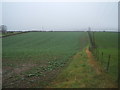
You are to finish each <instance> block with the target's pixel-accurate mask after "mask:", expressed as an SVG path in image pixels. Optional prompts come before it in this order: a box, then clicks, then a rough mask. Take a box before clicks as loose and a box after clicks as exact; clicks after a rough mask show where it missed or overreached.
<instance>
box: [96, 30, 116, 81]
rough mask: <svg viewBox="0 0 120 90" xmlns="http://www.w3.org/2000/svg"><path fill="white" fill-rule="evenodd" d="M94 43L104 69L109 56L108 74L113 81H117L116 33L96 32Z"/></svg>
mask: <svg viewBox="0 0 120 90" xmlns="http://www.w3.org/2000/svg"><path fill="white" fill-rule="evenodd" d="M95 41H96V45H97V46H98V50H99V60H100V62H101V63H102V65H103V67H104V68H105V69H106V67H107V63H108V56H109V55H111V58H110V66H109V71H108V73H109V74H111V75H112V76H113V77H114V79H115V80H118V33H113V32H96V33H95ZM102 52H103V57H102Z"/></svg>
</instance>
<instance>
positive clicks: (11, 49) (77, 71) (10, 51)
mask: <svg viewBox="0 0 120 90" xmlns="http://www.w3.org/2000/svg"><path fill="white" fill-rule="evenodd" d="M95 43H96V45H97V47H98V51H99V54H98V55H99V59H98V60H97V58H96V57H92V55H91V53H90V52H89V51H88V49H86V48H88V46H89V45H90V43H89V37H88V33H87V32H29V33H23V34H18V35H13V36H9V37H5V38H2V48H3V49H2V66H3V88H7V87H9V88H10V87H16V88H19V87H20V88H21V87H22V88H26V87H28V88H41V87H53V88H54V87H59V88H64V87H66V88H101V87H102V88H106V87H107V88H109V87H117V86H116V83H117V80H118V75H117V74H118V33H112V32H95ZM102 52H103V57H102V56H101V53H102ZM109 54H110V55H111V59H110V67H109V71H108V72H106V71H104V70H105V69H106V65H107V62H108V55H109ZM91 59H92V60H91ZM103 69H104V70H103ZM101 70H102V71H101Z"/></svg>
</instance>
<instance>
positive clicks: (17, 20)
mask: <svg viewBox="0 0 120 90" xmlns="http://www.w3.org/2000/svg"><path fill="white" fill-rule="evenodd" d="M2 15H3V17H2V21H3V24H5V25H7V27H8V30H32V29H37V30H41V29H44V30H84V29H86V28H88V27H89V26H90V27H91V28H93V29H117V27H118V3H117V2H103V3H102V2H75V3H73V2H71V3H70V2H66V3H65V2H38V3H37V2H34V3H33V2H4V3H3V4H2ZM42 27H43V28H42Z"/></svg>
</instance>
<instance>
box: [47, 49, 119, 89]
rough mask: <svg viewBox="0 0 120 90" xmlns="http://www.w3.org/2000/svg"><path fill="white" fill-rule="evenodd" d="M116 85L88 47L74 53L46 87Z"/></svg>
mask: <svg viewBox="0 0 120 90" xmlns="http://www.w3.org/2000/svg"><path fill="white" fill-rule="evenodd" d="M85 54H86V56H85ZM83 57H84V58H83ZM85 57H86V58H85ZM117 87H118V86H117V83H116V82H114V81H113V79H112V77H111V76H110V75H109V74H108V73H106V72H105V70H104V69H103V68H102V66H101V65H100V63H99V62H98V61H96V60H95V59H94V57H93V55H92V53H91V52H90V51H89V50H88V48H87V49H86V50H84V52H78V53H76V54H75V55H74V56H73V59H72V61H71V63H70V64H69V66H68V67H66V68H65V70H64V71H63V72H61V74H60V75H59V76H58V77H57V78H56V79H55V80H54V81H53V82H52V83H51V84H50V85H49V86H47V88H117Z"/></svg>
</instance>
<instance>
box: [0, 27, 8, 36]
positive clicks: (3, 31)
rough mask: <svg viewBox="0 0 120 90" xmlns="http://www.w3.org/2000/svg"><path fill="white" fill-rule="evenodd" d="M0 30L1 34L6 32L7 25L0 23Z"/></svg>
mask: <svg viewBox="0 0 120 90" xmlns="http://www.w3.org/2000/svg"><path fill="white" fill-rule="evenodd" d="M0 32H2V33H3V34H5V33H7V26H6V25H1V26H0Z"/></svg>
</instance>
